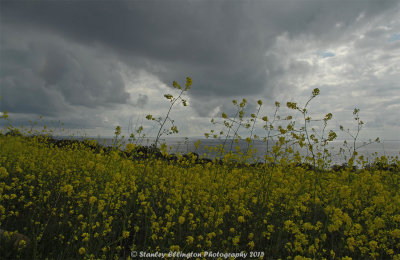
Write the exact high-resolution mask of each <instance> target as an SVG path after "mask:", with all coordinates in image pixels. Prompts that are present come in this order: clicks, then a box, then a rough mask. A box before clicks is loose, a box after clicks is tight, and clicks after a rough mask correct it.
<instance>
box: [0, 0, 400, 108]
mask: <svg viewBox="0 0 400 260" xmlns="http://www.w3.org/2000/svg"><path fill="white" fill-rule="evenodd" d="M0 4H1V9H0V10H1V25H0V26H1V34H2V40H1V50H0V51H1V57H2V61H0V63H2V64H1V75H0V77H1V78H0V80H1V85H2V88H3V90H2V91H3V95H4V96H6V97H7V99H6V101H4V102H5V103H4V106H5V107H7V109H8V110H10V111H13V112H18V113H28V112H34V113H41V114H43V113H45V112H46V108H47V113H51V114H59V113H66V111H70V110H72V109H73V108H75V107H84V108H107V107H113V106H116V105H118V104H130V105H133V106H137V107H140V108H143V107H144V106H145V105H146V104H147V103H148V102H149V97H148V96H147V95H146V94H137V93H135V92H134V91H133V92H132V91H131V92H129V93H128V91H127V90H126V88H127V87H126V84H125V83H124V80H123V77H121V75H120V73H119V72H120V67H121V66H125V67H128V68H130V69H132V70H134V71H135V70H139V69H143V70H145V71H147V72H148V73H150V74H152V75H154V76H156V77H157V78H158V79H159V80H161V81H162V82H163V83H165V84H166V85H168V86H171V85H172V84H171V83H172V81H173V80H176V81H178V82H180V83H182V84H184V80H185V78H186V77H187V76H191V77H192V79H193V83H194V84H193V87H192V89H191V91H190V95H191V98H192V102H191V105H192V106H193V107H194V108H195V109H196V111H197V112H198V114H199V115H202V116H205V115H210V113H211V112H212V111H216V110H218V109H225V108H228V107H230V104H228V102H230V101H231V99H232V98H236V97H245V96H250V97H252V98H253V99H254V100H256V99H258V98H263V99H274V98H275V97H276V96H277V95H279V94H280V93H282V92H284V91H287V90H288V89H291V88H294V87H295V86H296V84H297V83H298V82H300V81H301V80H305V78H306V77H308V76H309V75H310V74H312V73H313V72H314V70H315V69H316V67H317V65H315V63H314V64H311V63H310V62H307V61H303V60H301V59H295V58H293V55H295V54H296V53H301V52H305V51H306V50H307V48H314V49H317V48H319V50H318V53H316V55H317V56H318V55H319V57H321V55H322V56H323V57H328V56H329V57H330V58H329V59H325V60H332V59H335V58H336V57H337V56H338V55H340V53H336V52H334V51H331V50H330V48H331V47H332V46H334V45H335V43H337V42H340V41H346V40H348V37H349V35H352V34H357V33H358V31H359V30H360V28H364V27H366V26H369V24H370V22H372V21H374V20H376V19H381V18H382V16H381V15H382V14H383V13H390V12H393V10H395V9H396V8H397V7H398V2H397V1H391V0H388V1H341V0H338V1H319V0H305V1H277V0H274V1H179V0H173V1H1V3H0ZM388 26H390V24H388ZM385 35H386V34H385V29H384V28H374V29H373V30H368V33H367V34H366V35H364V36H363V37H364V40H362V39H361V38H360V40H359V41H356V42H355V43H354V46H356V47H357V48H360V50H363V51H364V52H365V53H367V52H368V51H369V50H370V48H371V45H372V44H378V43H379V39H380V38H382V37H384V36H385ZM365 39H370V40H369V41H366V40H365ZM386 41H387V42H386V43H385V46H386V47H385V48H391V49H392V50H396V49H398V46H399V44H400V43H399V41H389V38H388V39H386ZM294 43H295V44H294ZM310 43H313V44H314V45H312V44H311V45H310ZM296 44H297V45H296ZM364 52H362V51H360V55H364ZM356 65H357V64H352V65H351V66H356ZM349 73H356V72H355V70H351V72H349ZM361 73H362V72H360V74H361ZM307 91H308V90H307ZM33 100H37V101H38V102H36V103H35V102H33ZM129 100H131V101H129ZM17 104H18V105H17Z"/></svg>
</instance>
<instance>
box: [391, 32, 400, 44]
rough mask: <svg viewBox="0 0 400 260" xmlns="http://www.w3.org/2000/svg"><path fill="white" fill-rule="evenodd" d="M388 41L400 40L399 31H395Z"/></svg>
mask: <svg viewBox="0 0 400 260" xmlns="http://www.w3.org/2000/svg"><path fill="white" fill-rule="evenodd" d="M389 41H390V42H395V41H400V33H395V34H393V35H392V37H390V39H389Z"/></svg>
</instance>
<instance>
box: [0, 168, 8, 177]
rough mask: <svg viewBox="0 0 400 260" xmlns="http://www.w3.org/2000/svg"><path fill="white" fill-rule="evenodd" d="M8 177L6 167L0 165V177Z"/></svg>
mask: <svg viewBox="0 0 400 260" xmlns="http://www.w3.org/2000/svg"><path fill="white" fill-rule="evenodd" d="M7 177H8V172H7V169H6V168H4V167H0V179H5V178H7Z"/></svg>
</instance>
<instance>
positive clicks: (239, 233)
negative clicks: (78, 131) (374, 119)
mask: <svg viewBox="0 0 400 260" xmlns="http://www.w3.org/2000/svg"><path fill="white" fill-rule="evenodd" d="M126 149H127V150H128V151H127V152H128V153H129V152H131V151H132V150H133V149H134V145H128V146H127V148H126ZM126 154H127V153H122V152H120V151H118V150H112V151H109V152H103V150H100V151H94V150H92V149H90V148H89V146H88V145H84V144H82V143H80V144H77V143H75V144H71V145H69V146H67V147H62V148H59V147H57V146H54V145H50V144H49V143H47V142H46V139H45V138H43V137H34V138H27V137H24V136H18V135H14V136H13V135H4V134H2V135H0V231H1V233H0V237H1V243H0V244H1V245H0V252H1V257H2V259H16V258H22V259H45V258H49V259H83V258H86V259H128V258H130V257H131V251H138V252H139V251H145V252H167V253H168V252H170V251H180V252H186V253H187V252H209V251H213V252H241V251H244V252H262V254H261V253H260V254H259V255H256V256H261V257H260V258H264V259H278V258H282V259H306V258H307V259H351V258H353V259H400V173H399V172H398V171H396V170H395V171H393V170H392V171H390V170H385V169H382V168H381V169H372V168H371V169H369V170H367V169H361V170H357V171H354V170H351V169H341V170H340V171H333V170H330V171H317V170H311V169H305V168H301V167H296V166H295V165H294V164H292V163H290V162H286V163H281V164H276V165H270V164H269V165H268V164H257V165H253V166H250V165H249V166H247V167H235V166H232V165H231V164H228V163H225V164H224V163H222V164H221V163H214V162H207V163H206V162H204V163H196V162H195V158H194V157H193V159H191V158H190V157H186V158H185V157H180V156H178V160H175V161H168V160H163V159H161V158H158V159H157V158H143V159H136V160H132V158H129V157H127V156H126ZM384 159H385V158H382V159H381V162H384ZM393 164H396V165H397V166H399V160H398V159H394V160H392V165H393ZM397 169H398V168H397Z"/></svg>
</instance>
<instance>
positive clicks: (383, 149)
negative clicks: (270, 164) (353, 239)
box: [60, 137, 400, 165]
mask: <svg viewBox="0 0 400 260" xmlns="http://www.w3.org/2000/svg"><path fill="white" fill-rule="evenodd" d="M60 138H62V137H60ZM89 138H90V139H95V140H97V141H98V143H99V144H101V145H104V146H112V145H113V142H114V140H113V139H112V138H99V137H89ZM77 139H80V138H77ZM198 140H200V145H199V146H198V148H199V149H196V147H195V142H197V141H198ZM161 142H165V143H166V144H167V147H168V152H169V153H174V154H177V153H178V152H179V153H180V154H186V153H189V152H194V153H197V154H199V155H204V154H205V153H206V154H207V156H205V157H207V158H210V159H214V158H215V157H216V156H218V155H217V153H216V152H211V153H210V152H209V151H208V150H206V149H204V148H205V147H215V146H216V145H219V144H222V143H223V142H224V140H217V139H204V138H203V139H201V138H186V139H185V138H180V137H168V138H165V139H162V140H161ZM127 143H128V140H125V144H123V145H122V146H121V149H124V148H125V145H126V144H127ZM134 143H137V144H141V145H144V146H149V145H151V144H153V143H154V138H149V139H148V138H146V139H143V140H141V142H137V141H135V142H134ZM238 144H239V147H240V150H241V152H245V151H247V147H248V144H247V143H246V141H245V140H240V141H239V143H238ZM273 144H274V143H273V142H270V143H269V149H271V147H272V145H273ZM363 144H364V142H356V147H359V146H362V145H363ZM252 145H253V149H254V148H256V149H257V153H255V154H254V158H258V161H263V160H264V155H265V154H266V151H267V144H266V143H265V142H262V141H254V142H253V143H252ZM348 145H349V147H350V148H351V149H352V143H351V142H349V141H348ZM230 146H231V140H227V141H226V146H225V147H226V150H228V151H229V149H230ZM232 147H233V148H232V151H235V143H233V146H232ZM340 147H343V141H334V142H331V143H330V144H329V151H330V152H331V154H332V156H331V157H330V159H331V160H332V163H331V164H332V165H334V164H342V163H345V162H346V161H347V160H348V159H349V157H350V156H351V153H350V152H349V151H348V150H346V151H345V153H344V154H343V153H342V154H340ZM345 149H346V148H345ZM294 150H295V151H299V152H300V154H301V155H306V154H307V150H306V149H305V148H302V149H301V148H300V147H294ZM357 152H358V156H360V155H363V156H364V158H365V159H366V160H367V161H368V162H370V163H372V162H373V161H374V160H375V158H376V157H381V156H386V157H387V158H388V159H390V158H394V157H396V156H398V157H400V140H393V141H381V142H380V143H372V144H369V145H366V146H363V147H361V148H359V149H358V150H357ZM344 155H345V156H347V158H346V159H345V157H344Z"/></svg>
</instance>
